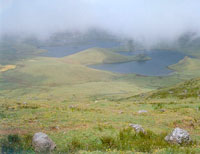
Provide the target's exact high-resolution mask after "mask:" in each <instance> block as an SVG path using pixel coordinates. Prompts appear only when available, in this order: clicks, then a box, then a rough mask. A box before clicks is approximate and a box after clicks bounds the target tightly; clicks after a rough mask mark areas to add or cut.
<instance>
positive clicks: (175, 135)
mask: <svg viewBox="0 0 200 154" xmlns="http://www.w3.org/2000/svg"><path fill="white" fill-rule="evenodd" d="M165 140H166V141H167V142H170V143H177V144H189V143H190V142H191V138H190V134H189V133H188V132H187V131H186V130H184V129H181V128H178V127H177V128H175V129H174V130H173V131H172V132H171V134H169V135H167V136H166V137H165Z"/></svg>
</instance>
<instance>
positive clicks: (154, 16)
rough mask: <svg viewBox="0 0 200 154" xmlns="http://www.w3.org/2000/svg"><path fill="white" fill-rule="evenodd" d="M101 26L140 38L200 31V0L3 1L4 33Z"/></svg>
mask: <svg viewBox="0 0 200 154" xmlns="http://www.w3.org/2000/svg"><path fill="white" fill-rule="evenodd" d="M90 28H100V29H103V30H106V31H108V32H110V33H113V34H115V35H118V36H122V37H130V38H133V39H138V40H145V41H147V42H148V41H151V42H153V41H157V40H160V39H167V40H173V39H175V38H177V37H178V36H179V35H180V34H182V33H184V32H187V31H196V32H200V0H0V35H3V34H5V33H6V34H20V35H22V36H27V35H36V36H38V37H43V38H44V37H48V36H49V35H50V34H52V33H54V32H62V31H80V32H86V31H87V30H88V29H90Z"/></svg>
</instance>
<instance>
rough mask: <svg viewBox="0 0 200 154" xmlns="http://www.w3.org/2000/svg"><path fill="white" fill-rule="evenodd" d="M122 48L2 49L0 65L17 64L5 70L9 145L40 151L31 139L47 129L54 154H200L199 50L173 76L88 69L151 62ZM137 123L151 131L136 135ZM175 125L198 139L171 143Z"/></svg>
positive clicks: (4, 134) (0, 134) (3, 126)
mask: <svg viewBox="0 0 200 154" xmlns="http://www.w3.org/2000/svg"><path fill="white" fill-rule="evenodd" d="M115 50H116V49H115ZM115 50H114V49H102V48H90V49H87V50H84V51H81V52H79V53H76V54H74V55H70V56H67V57H62V58H53V57H41V56H39V53H41V52H45V51H44V50H41V49H38V48H37V47H35V46H33V45H27V44H14V45H12V49H10V44H9V43H4V45H1V49H0V64H1V65H0V66H1V67H2V68H3V67H4V66H6V65H15V66H16V68H14V69H8V70H6V71H2V72H1V71H0V142H1V144H2V147H4V148H5V147H7V148H10V149H14V150H16V151H18V153H20V152H21V153H23V152H25V153H34V152H33V149H32V147H31V139H32V136H33V135H34V133H36V132H44V133H46V134H48V135H49V137H51V138H52V140H53V141H54V142H55V143H56V145H57V148H56V150H55V151H54V152H53V153H80V154H86V153H92V154H103V153H114V154H115V153H116V154H118V153H119V154H122V153H158V154H162V153H164V154H165V153H166V154H171V153H188V154H191V153H200V150H199V149H200V144H199V142H200V79H199V77H200V59H199V56H198V55H199V50H195V51H193V52H192V55H193V57H185V58H184V59H182V60H181V61H179V62H178V63H177V64H173V65H171V66H169V68H170V69H172V70H174V73H172V74H171V75H169V76H163V77H150V76H142V75H136V74H118V73H112V72H108V71H101V70H96V69H92V68H89V67H88V65H92V64H101V63H116V62H127V61H133V60H149V57H144V56H141V57H137V56H132V57H130V56H129V57H127V56H122V55H120V54H117V53H116V52H115ZM8 51H9V52H8ZM27 51H28V52H27ZM184 52H187V51H184ZM1 67H0V68H1ZM139 110H147V111H148V112H147V113H144V114H139V113H138V111H139ZM130 123H137V124H140V125H142V126H143V127H144V129H145V130H147V134H146V135H144V134H136V133H135V132H134V130H132V129H130V128H129V124H130ZM175 127H180V128H183V129H186V130H187V131H188V132H189V133H190V134H191V137H192V139H193V141H194V142H193V143H192V144H191V145H171V144H169V143H167V142H165V141H164V137H165V136H166V135H167V134H168V133H170V132H171V131H172V130H173V128H175Z"/></svg>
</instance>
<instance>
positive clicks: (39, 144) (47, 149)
mask: <svg viewBox="0 0 200 154" xmlns="http://www.w3.org/2000/svg"><path fill="white" fill-rule="evenodd" d="M32 145H33V148H34V150H35V152H36V153H45V154H46V153H51V151H53V150H54V149H55V148H56V144H55V143H54V142H53V141H52V140H51V139H50V138H49V137H48V135H46V134H45V133H42V132H39V133H35V135H34V136H33V139H32Z"/></svg>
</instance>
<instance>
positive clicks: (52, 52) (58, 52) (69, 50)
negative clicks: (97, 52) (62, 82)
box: [40, 41, 119, 58]
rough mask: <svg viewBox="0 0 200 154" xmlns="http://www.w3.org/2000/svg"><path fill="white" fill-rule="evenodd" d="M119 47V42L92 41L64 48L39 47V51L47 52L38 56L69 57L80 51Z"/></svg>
mask: <svg viewBox="0 0 200 154" xmlns="http://www.w3.org/2000/svg"><path fill="white" fill-rule="evenodd" d="M116 46H119V42H115V41H113V42H112V41H107V42H103V41H92V42H89V43H79V44H71V45H65V46H49V47H41V49H45V50H47V52H44V53H42V54H40V55H41V56H45V57H57V58H60V57H64V56H69V55H72V54H75V53H78V52H80V51H83V50H86V49H89V48H94V47H98V48H112V47H116Z"/></svg>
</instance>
